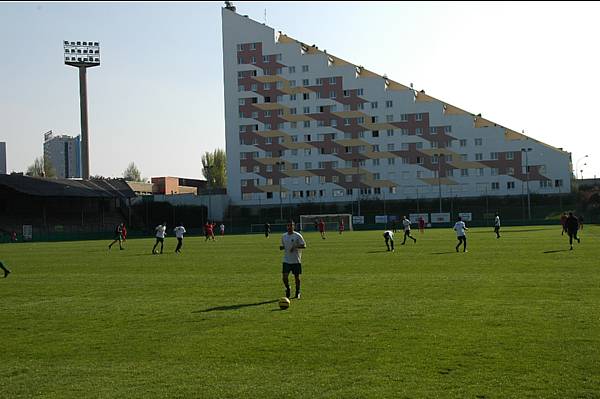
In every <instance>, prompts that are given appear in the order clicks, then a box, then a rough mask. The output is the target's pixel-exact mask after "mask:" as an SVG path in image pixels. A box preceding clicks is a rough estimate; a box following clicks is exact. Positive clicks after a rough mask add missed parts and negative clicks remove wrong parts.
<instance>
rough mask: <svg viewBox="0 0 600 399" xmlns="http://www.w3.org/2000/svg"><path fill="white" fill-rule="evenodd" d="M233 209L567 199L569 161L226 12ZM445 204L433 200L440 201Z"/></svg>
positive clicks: (227, 114) (558, 151) (528, 139)
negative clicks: (379, 201)
mask: <svg viewBox="0 0 600 399" xmlns="http://www.w3.org/2000/svg"><path fill="white" fill-rule="evenodd" d="M222 28H223V69H224V86H225V87H224V91H225V93H224V94H225V129H226V143H227V144H226V146H227V173H228V187H227V191H228V194H229V195H230V197H231V200H232V203H234V204H236V205H256V204H279V202H280V193H281V197H282V200H283V201H284V202H285V203H292V204H293V203H300V202H306V201H321V202H337V201H351V200H353V199H356V198H357V196H360V198H364V199H367V198H369V199H374V198H385V199H388V200H389V199H407V198H417V197H419V198H427V197H429V198H437V197H438V196H442V197H449V196H452V197H473V196H481V195H498V196H506V195H522V194H523V192H524V190H526V186H527V185H528V186H529V192H531V193H548V194H550V193H560V192H562V193H566V192H568V191H569V189H570V188H569V183H570V178H571V170H572V167H571V155H570V153H568V152H565V151H563V150H562V149H559V148H555V147H552V146H550V145H548V144H545V143H542V142H540V141H538V140H535V139H533V138H531V137H528V136H526V135H524V134H522V133H518V132H516V131H514V130H511V129H509V128H507V127H505V126H502V125H500V124H498V123H495V122H492V121H489V120H487V119H485V118H483V117H482V116H481V115H474V114H472V113H470V112H468V111H465V110H463V109H460V108H459V107H456V106H454V105H451V104H448V103H446V102H444V101H443V100H439V99H437V98H434V97H432V96H430V95H429V94H425V93H424V92H422V91H416V90H413V89H412V88H411V87H408V86H406V85H403V84H401V83H398V82H396V81H394V80H392V79H391V78H389V77H387V76H380V75H378V74H376V73H374V72H372V71H369V70H367V69H365V68H363V67H362V66H360V65H355V64H352V63H350V62H348V61H345V60H343V59H341V58H338V57H336V56H334V55H333V54H330V53H328V52H325V51H322V50H319V48H318V47H316V46H309V45H307V44H305V43H302V42H301V41H298V40H295V39H292V38H291V37H289V36H287V35H285V34H282V33H281V32H275V31H274V30H273V29H272V28H270V27H268V26H266V25H265V24H262V23H259V22H256V21H253V20H251V19H249V18H248V17H247V16H243V15H239V14H237V13H236V12H235V9H234V8H233V7H225V8H223V10H222ZM440 193H441V194H440Z"/></svg>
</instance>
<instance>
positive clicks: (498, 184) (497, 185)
mask: <svg viewBox="0 0 600 399" xmlns="http://www.w3.org/2000/svg"><path fill="white" fill-rule="evenodd" d="M492 190H500V183H498V182H493V183H492Z"/></svg>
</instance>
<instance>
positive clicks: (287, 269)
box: [281, 262, 302, 275]
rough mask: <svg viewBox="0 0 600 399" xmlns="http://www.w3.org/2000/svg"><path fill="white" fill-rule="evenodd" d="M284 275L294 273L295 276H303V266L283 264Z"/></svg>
mask: <svg viewBox="0 0 600 399" xmlns="http://www.w3.org/2000/svg"><path fill="white" fill-rule="evenodd" d="M281 272H282V273H284V274H287V273H289V272H292V273H293V274H294V275H297V274H302V265H301V264H300V263H285V262H283V268H282V270H281Z"/></svg>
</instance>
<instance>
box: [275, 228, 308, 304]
mask: <svg viewBox="0 0 600 399" xmlns="http://www.w3.org/2000/svg"><path fill="white" fill-rule="evenodd" d="M304 248H306V242H305V241H304V237H302V234H300V233H298V232H297V231H294V222H293V221H290V222H288V225H287V233H285V234H284V235H283V236H282V237H281V245H280V246H279V250H281V251H284V255H283V268H282V271H281V273H282V278H283V285H284V286H285V296H286V297H287V298H289V297H290V294H291V290H290V282H289V279H288V278H289V275H290V272H292V273H293V274H294V278H295V279H296V295H295V296H294V298H297V299H300V275H301V274H302V264H301V259H302V252H301V251H300V249H304Z"/></svg>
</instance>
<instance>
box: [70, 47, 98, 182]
mask: <svg viewBox="0 0 600 399" xmlns="http://www.w3.org/2000/svg"><path fill="white" fill-rule="evenodd" d="M63 47H64V53H63V54H64V55H63V57H64V61H65V65H69V66H72V67H76V68H77V69H79V108H80V112H81V177H82V178H83V179H85V180H87V179H89V178H90V149H89V133H88V118H87V80H86V70H87V68H91V67H95V66H99V65H100V43H99V42H94V41H78V42H71V41H68V40H64V41H63Z"/></svg>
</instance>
